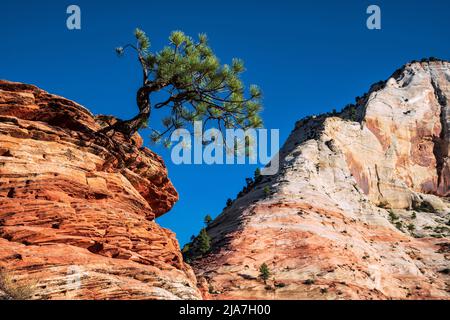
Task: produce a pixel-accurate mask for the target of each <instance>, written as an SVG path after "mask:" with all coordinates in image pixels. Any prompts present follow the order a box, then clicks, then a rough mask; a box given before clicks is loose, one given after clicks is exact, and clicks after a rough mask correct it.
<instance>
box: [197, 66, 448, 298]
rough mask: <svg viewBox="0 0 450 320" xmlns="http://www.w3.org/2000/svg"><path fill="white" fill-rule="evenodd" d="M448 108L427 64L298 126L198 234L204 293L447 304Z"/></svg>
mask: <svg viewBox="0 0 450 320" xmlns="http://www.w3.org/2000/svg"><path fill="white" fill-rule="evenodd" d="M449 104H450V63H449V62H445V61H436V60H435V59H433V60H432V61H423V62H414V63H410V64H408V65H406V66H404V67H403V68H402V69H400V70H398V71H397V72H395V73H394V74H393V75H392V77H390V78H389V80H387V81H383V82H380V83H378V84H376V85H374V86H372V88H371V89H370V92H369V93H368V94H366V95H364V96H363V97H359V98H357V101H356V104H354V105H349V106H348V107H346V108H345V109H344V110H343V111H342V112H340V113H335V114H327V115H321V116H317V117H309V118H307V119H304V120H301V121H299V122H298V123H297V124H296V126H295V129H294V131H293V132H292V133H291V135H290V137H289V138H288V140H287V142H286V143H285V144H284V146H283V147H282V149H281V151H280V163H281V169H280V172H279V173H278V174H277V175H274V176H270V177H264V178H263V179H261V181H259V182H258V183H257V184H256V185H255V186H254V187H253V189H252V190H251V191H250V192H248V193H247V194H245V195H244V196H242V197H239V198H238V199H236V200H235V201H234V203H233V204H232V205H231V206H230V207H228V208H226V209H225V210H224V211H223V212H222V214H221V215H219V217H218V218H217V219H215V221H214V222H212V223H211V225H210V226H209V227H208V234H209V235H210V236H211V237H212V244H213V252H211V253H210V254H208V255H206V256H204V257H203V258H200V259H197V260H196V261H195V262H194V263H193V265H194V269H195V270H196V273H197V274H198V276H199V277H202V278H204V279H206V281H207V282H208V283H209V296H210V298H212V299H231V298H233V299H234V298H237V299H240V298H250V299H391V298H394V299H450V275H449V273H450V260H449V259H450V239H449V236H450V227H449V225H450V215H449V213H450V205H449V202H448V198H447V196H448V194H449V190H450V189H449V179H450V173H449V157H448V154H449V139H450V131H449V127H450V110H449V109H450V105H449ZM268 191H270V195H268ZM262 263H266V264H267V265H268V267H269V270H270V272H271V276H270V278H269V279H268V280H267V284H264V283H263V281H261V280H260V279H259V278H258V277H259V268H260V265H261V264H262Z"/></svg>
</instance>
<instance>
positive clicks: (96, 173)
mask: <svg viewBox="0 0 450 320" xmlns="http://www.w3.org/2000/svg"><path fill="white" fill-rule="evenodd" d="M106 121H114V120H113V119H111V118H108V117H98V118H95V117H94V116H92V114H91V113H90V112H89V111H87V110H86V109H85V108H83V107H82V106H80V105H78V104H76V103H74V102H72V101H69V100H66V99H64V98H61V97H58V96H55V95H51V94H48V93H46V92H44V91H42V90H40V89H38V88H36V87H34V86H30V85H25V84H19V83H11V82H6V81H0V272H1V274H0V276H1V277H2V279H4V281H3V283H6V284H7V285H8V286H9V288H10V289H11V287H13V288H12V290H13V291H17V289H18V288H19V289H20V288H25V289H26V290H25V291H26V293H31V294H32V298H34V299H199V298H200V293H199V291H198V289H197V288H196V279H195V276H194V274H193V272H192V270H191V268H190V267H189V266H188V265H186V264H184V262H183V260H182V256H181V254H180V249H179V246H178V242H177V241H176V239H175V236H174V234H173V233H172V232H170V231H169V230H166V229H164V228H161V227H160V226H158V225H157V224H156V223H155V221H154V219H155V217H158V216H160V215H162V214H164V213H166V212H167V211H169V210H170V209H171V207H172V205H173V204H174V203H175V201H177V199H178V195H177V192H176V190H175V189H174V187H173V186H172V184H171V182H170V181H169V179H168V177H167V170H166V168H165V166H164V163H163V162H162V160H161V159H160V158H159V157H158V156H157V155H156V154H154V153H153V152H151V151H150V150H148V149H146V148H143V147H141V144H142V141H141V139H140V138H139V137H138V136H135V137H134V138H133V144H129V143H126V142H124V140H123V137H121V136H120V135H119V134H117V135H116V136H115V137H114V138H113V139H108V138H106V137H102V136H101V135H99V134H97V133H95V132H96V131H98V130H99V129H100V128H101V127H102V126H104V125H105V122H106ZM5 279H6V280H5ZM0 284H1V282H0ZM0 291H1V288H0ZM22 291H24V290H22ZM22 294H23V293H22ZM0 295H1V292H0Z"/></svg>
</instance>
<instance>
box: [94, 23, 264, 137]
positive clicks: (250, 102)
mask: <svg viewBox="0 0 450 320" xmlns="http://www.w3.org/2000/svg"><path fill="white" fill-rule="evenodd" d="M134 35H135V38H136V44H127V45H126V46H124V47H120V48H117V49H116V52H117V54H118V55H119V56H121V55H123V54H124V53H125V51H126V50H132V51H134V52H135V53H136V55H137V59H138V61H139V63H140V66H141V69H142V83H141V87H140V88H139V89H138V91H137V105H138V108H139V113H138V114H137V115H136V116H135V117H134V118H132V119H130V120H126V121H118V122H116V123H115V124H113V125H111V126H109V127H106V128H104V129H102V132H103V133H108V132H111V131H113V132H114V131H119V132H122V133H124V134H125V135H127V136H129V137H131V135H132V134H133V133H135V132H136V131H137V130H139V129H140V128H142V127H145V126H148V125H149V121H148V120H149V118H150V113H151V111H153V110H159V109H168V111H169V112H167V114H170V116H168V117H166V118H163V119H162V127H163V129H162V130H160V131H159V130H156V129H155V125H151V126H150V129H151V130H152V132H153V133H152V140H153V141H154V142H158V141H161V140H162V139H163V137H164V136H166V135H169V134H170V133H171V132H173V131H175V130H176V129H179V128H188V129H189V128H192V124H193V122H194V121H196V120H199V121H200V120H202V121H203V122H204V123H206V122H208V121H211V122H214V123H215V124H216V125H217V128H218V129H219V130H225V129H226V128H242V129H248V128H258V127H261V126H262V120H261V118H260V116H259V112H260V110H261V91H260V89H259V88H258V87H257V86H255V85H251V86H250V87H249V88H245V87H244V84H243V83H242V81H241V74H242V73H243V72H244V71H245V68H244V63H243V61H242V60H240V59H233V60H232V62H231V64H229V65H228V64H224V65H222V64H220V62H219V59H218V58H217V57H216V55H215V54H214V52H213V50H212V49H211V48H210V47H209V45H208V39H207V37H206V35H204V34H200V35H199V36H198V39H197V40H194V39H192V38H191V37H189V36H187V35H185V34H184V33H183V32H181V31H174V32H172V33H171V35H170V37H169V45H168V46H165V47H164V48H163V49H162V50H161V51H159V52H151V51H150V45H151V44H150V40H149V38H148V37H147V35H146V34H145V32H144V31H142V30H140V29H136V31H135V34H134ZM160 92H166V93H168V96H166V97H164V98H161V96H162V95H161V94H158V93H160ZM158 98H159V99H158ZM165 141H166V142H167V145H169V143H170V140H168V138H166V139H165Z"/></svg>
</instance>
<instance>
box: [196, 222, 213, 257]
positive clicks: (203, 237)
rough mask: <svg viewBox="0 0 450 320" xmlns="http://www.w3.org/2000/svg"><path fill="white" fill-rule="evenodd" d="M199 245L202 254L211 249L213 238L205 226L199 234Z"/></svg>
mask: <svg viewBox="0 0 450 320" xmlns="http://www.w3.org/2000/svg"><path fill="white" fill-rule="evenodd" d="M198 247H199V250H200V253H201V254H205V253H208V252H209V251H210V250H211V238H210V236H209V235H208V232H206V229H205V228H203V229H202V230H201V231H200V234H199V235H198Z"/></svg>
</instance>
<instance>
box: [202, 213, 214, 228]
mask: <svg viewBox="0 0 450 320" xmlns="http://www.w3.org/2000/svg"><path fill="white" fill-rule="evenodd" d="M212 220H213V219H212V218H211V216H210V215H209V214H207V215H206V216H205V218H204V220H203V221H204V222H205V225H206V226H209V224H210V223H211V222H212Z"/></svg>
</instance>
